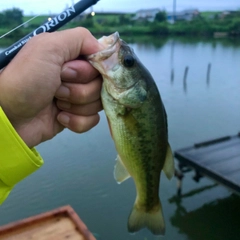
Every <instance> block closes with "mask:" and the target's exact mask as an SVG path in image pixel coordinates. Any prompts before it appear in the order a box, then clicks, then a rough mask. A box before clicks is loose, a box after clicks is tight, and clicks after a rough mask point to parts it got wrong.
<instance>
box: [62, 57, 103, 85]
mask: <svg viewBox="0 0 240 240" xmlns="http://www.w3.org/2000/svg"><path fill="white" fill-rule="evenodd" d="M98 75H99V72H98V71H97V70H96V69H95V68H94V67H93V66H92V65H91V64H90V63H89V62H87V61H85V60H73V61H69V62H67V63H65V64H64V65H63V67H62V72H61V79H62V81H63V82H72V83H74V82H76V83H87V82H90V81H92V80H93V79H95V78H96V77H97V76H98Z"/></svg>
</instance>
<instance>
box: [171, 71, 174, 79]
mask: <svg viewBox="0 0 240 240" xmlns="http://www.w3.org/2000/svg"><path fill="white" fill-rule="evenodd" d="M173 81H174V69H173V68H172V71H171V83H173Z"/></svg>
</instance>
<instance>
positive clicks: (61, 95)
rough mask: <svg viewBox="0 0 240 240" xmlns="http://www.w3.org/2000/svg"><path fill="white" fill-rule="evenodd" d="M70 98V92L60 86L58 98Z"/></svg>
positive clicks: (57, 93)
mask: <svg viewBox="0 0 240 240" xmlns="http://www.w3.org/2000/svg"><path fill="white" fill-rule="evenodd" d="M69 96H70V90H69V88H67V87H65V86H60V88H59V89H58V90H57V92H56V97H59V98H68V97H69Z"/></svg>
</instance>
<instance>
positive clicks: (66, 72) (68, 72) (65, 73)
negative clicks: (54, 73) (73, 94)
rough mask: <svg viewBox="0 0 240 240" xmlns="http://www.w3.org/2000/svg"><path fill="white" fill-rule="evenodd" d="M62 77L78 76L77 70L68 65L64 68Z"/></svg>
mask: <svg viewBox="0 0 240 240" xmlns="http://www.w3.org/2000/svg"><path fill="white" fill-rule="evenodd" d="M62 77H65V78H76V77H77V71H75V70H74V69H72V68H69V67H66V68H64V69H63V70H62Z"/></svg>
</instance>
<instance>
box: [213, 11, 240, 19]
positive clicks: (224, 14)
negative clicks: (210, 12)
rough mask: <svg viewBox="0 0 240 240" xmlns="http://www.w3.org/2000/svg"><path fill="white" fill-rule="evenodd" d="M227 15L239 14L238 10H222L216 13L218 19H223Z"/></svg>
mask: <svg viewBox="0 0 240 240" xmlns="http://www.w3.org/2000/svg"><path fill="white" fill-rule="evenodd" d="M227 16H232V17H233V16H239V11H223V12H221V13H220V14H218V17H219V18H220V19H224V18H225V17H227Z"/></svg>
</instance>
